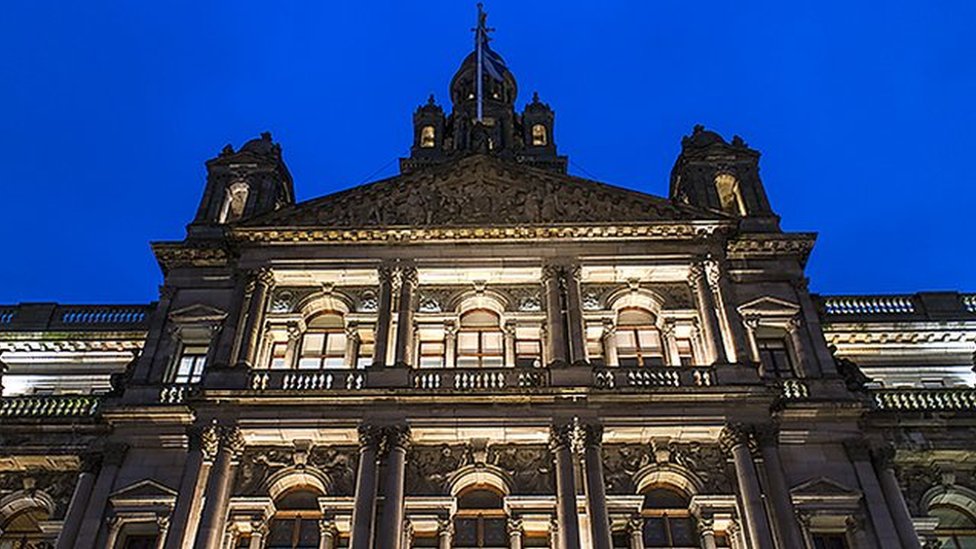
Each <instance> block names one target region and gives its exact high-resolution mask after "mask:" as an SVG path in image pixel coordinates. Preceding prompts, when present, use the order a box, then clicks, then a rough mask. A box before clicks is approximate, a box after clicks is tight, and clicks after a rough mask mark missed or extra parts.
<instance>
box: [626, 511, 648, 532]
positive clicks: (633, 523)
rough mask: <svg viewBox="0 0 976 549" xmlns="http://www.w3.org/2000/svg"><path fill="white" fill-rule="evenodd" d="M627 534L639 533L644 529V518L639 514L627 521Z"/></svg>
mask: <svg viewBox="0 0 976 549" xmlns="http://www.w3.org/2000/svg"><path fill="white" fill-rule="evenodd" d="M626 528H627V533H628V534H633V533H634V532H641V531H643V528H644V517H642V516H640V514H636V513H635V514H633V515H631V516H630V518H628V519H627V527H626Z"/></svg>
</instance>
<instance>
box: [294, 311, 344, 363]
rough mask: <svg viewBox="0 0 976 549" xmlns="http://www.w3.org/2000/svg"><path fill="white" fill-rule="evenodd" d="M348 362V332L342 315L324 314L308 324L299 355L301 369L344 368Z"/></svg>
mask: <svg viewBox="0 0 976 549" xmlns="http://www.w3.org/2000/svg"><path fill="white" fill-rule="evenodd" d="M345 366H347V364H346V332H345V325H344V323H343V320H342V317H341V316H339V315H337V314H331V313H327V314H322V315H319V316H317V317H315V318H314V319H313V320H312V321H311V322H309V324H308V330H307V331H306V332H305V336H304V337H303V338H302V351H301V353H300V354H299V357H298V368H299V369H300V370H320V369H323V368H342V367H345Z"/></svg>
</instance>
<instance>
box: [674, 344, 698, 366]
mask: <svg viewBox="0 0 976 549" xmlns="http://www.w3.org/2000/svg"><path fill="white" fill-rule="evenodd" d="M674 343H675V345H676V346H677V347H678V357H680V359H681V365H682V366H692V365H694V364H695V352H694V350H693V348H692V346H691V340H690V339H688V338H680V337H679V338H676V339H675V340H674Z"/></svg>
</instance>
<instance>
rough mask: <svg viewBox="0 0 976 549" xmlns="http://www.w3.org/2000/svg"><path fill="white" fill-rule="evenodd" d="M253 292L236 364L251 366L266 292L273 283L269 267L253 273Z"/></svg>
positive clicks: (266, 304)
mask: <svg viewBox="0 0 976 549" xmlns="http://www.w3.org/2000/svg"><path fill="white" fill-rule="evenodd" d="M254 277H255V278H254V284H255V286H254V293H253V294H252V295H251V301H250V303H249V304H248V307H247V319H246V320H245V322H244V333H243V334H242V337H241V340H240V352H239V353H238V357H239V359H238V361H237V364H238V365H239V366H246V367H253V366H254V362H255V361H256V360H257V355H258V348H259V347H260V345H258V341H260V335H261V329H262V327H263V324H264V311H265V309H266V308H267V306H268V294H269V293H270V291H271V287H272V285H273V284H274V275H273V274H272V273H271V269H267V268H264V269H261V270H260V271H258V272H257V273H255V274H254Z"/></svg>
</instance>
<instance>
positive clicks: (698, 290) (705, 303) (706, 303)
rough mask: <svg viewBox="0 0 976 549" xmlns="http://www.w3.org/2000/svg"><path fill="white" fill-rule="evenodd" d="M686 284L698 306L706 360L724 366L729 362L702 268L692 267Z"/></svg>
mask: <svg viewBox="0 0 976 549" xmlns="http://www.w3.org/2000/svg"><path fill="white" fill-rule="evenodd" d="M688 283H689V284H691V288H692V291H694V293H695V304H696V305H697V306H698V315H699V317H700V318H701V324H702V335H703V336H704V337H703V338H702V339H703V340H704V341H705V350H706V351H707V352H708V354H709V356H708V360H709V362H710V363H712V364H714V363H719V364H725V363H727V362H728V361H729V360H728V357H727V356H726V355H725V345H724V344H723V343H722V330H721V327H720V326H719V324H718V317H717V316H715V303H714V302H713V300H712V291H711V289H709V287H708V283H707V282H706V280H705V269H704V267H702V266H701V265H700V264H696V265H692V266H691V268H690V269H689V272H688Z"/></svg>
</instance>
